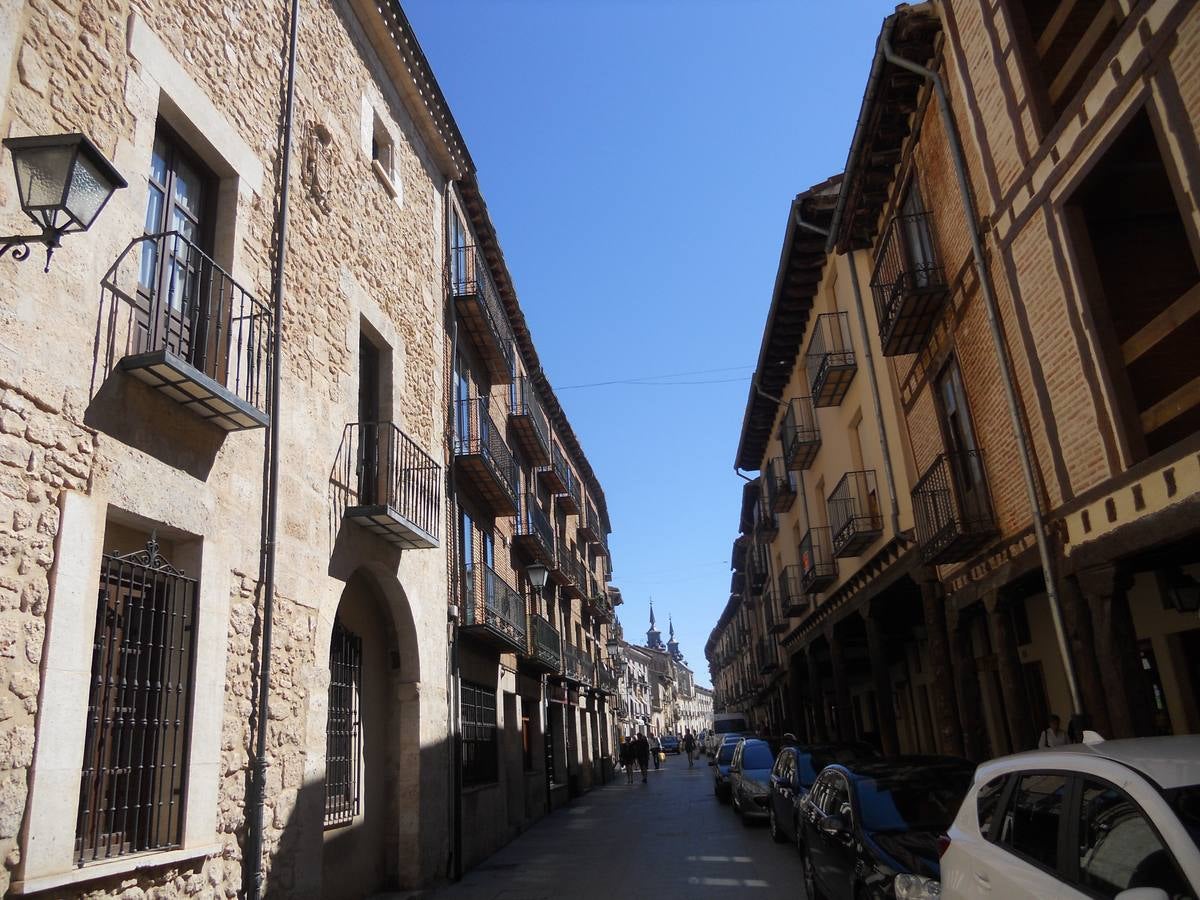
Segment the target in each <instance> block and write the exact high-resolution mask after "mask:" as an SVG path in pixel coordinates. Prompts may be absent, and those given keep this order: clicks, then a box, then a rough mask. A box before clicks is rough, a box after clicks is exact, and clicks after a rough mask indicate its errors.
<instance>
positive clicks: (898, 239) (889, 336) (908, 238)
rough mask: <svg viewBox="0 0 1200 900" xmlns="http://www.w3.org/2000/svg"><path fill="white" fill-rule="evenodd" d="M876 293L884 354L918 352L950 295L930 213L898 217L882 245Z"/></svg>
mask: <svg viewBox="0 0 1200 900" xmlns="http://www.w3.org/2000/svg"><path fill="white" fill-rule="evenodd" d="M871 293H872V295H873V296H874V298H875V314H876V316H877V317H878V320H879V340H880V344H881V345H882V348H883V355H884V356H899V355H902V354H905V353H916V352H917V351H918V350H920V349H921V348H922V347H924V346H925V342H926V340H927V338H928V337H929V332H930V331H931V330H932V329H933V323H934V322H935V321H937V317H938V315H939V314H940V313H941V311H942V307H943V305H944V304H945V302H946V297H947V296H949V289H948V288H947V286H946V275H945V271H944V270H943V268H942V265H941V262H940V261H939V259H938V257H937V253H936V252H935V250H934V245H933V231H932V229H931V227H930V217H929V213H927V212H914V213H911V214H907V215H897V216H895V217H894V218H893V219H892V221H891V222H890V223H889V224H888V227H887V230H886V231H884V233H883V238H882V240H881V241H880V244H879V255H878V256H877V257H876V261H875V271H874V274H873V275H872V276H871Z"/></svg>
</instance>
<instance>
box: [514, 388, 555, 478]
mask: <svg viewBox="0 0 1200 900" xmlns="http://www.w3.org/2000/svg"><path fill="white" fill-rule="evenodd" d="M508 399H509V408H508V415H509V422H510V426H511V428H512V433H513V435H514V436H515V437H516V439H517V440H519V441H520V442H521V448H522V449H523V450H524V451H525V458H526V459H527V460H528V461H529V464H530V465H534V466H541V465H545V464H547V463H549V462H550V424H549V422H548V421H547V420H546V413H545V412H544V411H543V410H542V401H541V400H539V399H538V393H537V388H536V387H535V385H534V383H533V381H532V380H530V379H529V378H526V377H521V378H518V379H516V380H515V381H514V382H513V383H512V385H511V386H510V387H509V398H508Z"/></svg>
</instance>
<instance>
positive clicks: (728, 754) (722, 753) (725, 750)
mask: <svg viewBox="0 0 1200 900" xmlns="http://www.w3.org/2000/svg"><path fill="white" fill-rule="evenodd" d="M736 749H737V744H726V745H725V746H724V747H722V748H721V749H720V750H719V751H718V752H717V762H719V763H730V762H732V761H733V751H734V750H736Z"/></svg>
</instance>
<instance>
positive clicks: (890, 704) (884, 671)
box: [863, 611, 900, 756]
mask: <svg viewBox="0 0 1200 900" xmlns="http://www.w3.org/2000/svg"><path fill="white" fill-rule="evenodd" d="M863 621H864V623H865V624H866V626H867V653H868V654H869V655H870V657H871V680H872V682H873V683H874V685H875V717H876V719H877V720H878V728H879V742H880V744H881V745H882V749H883V752H884V755H886V756H895V755H896V754H898V753H899V752H900V735H899V734H898V733H897V732H896V703H895V697H894V696H893V691H892V673H891V671H890V670H889V668H888V663H887V651H886V649H885V647H886V640H885V638H884V634H883V628H882V626H881V625H880V623H879V618H878V617H877V616H873V615H871V614H870V612H869V611H868V612H866V613H863Z"/></svg>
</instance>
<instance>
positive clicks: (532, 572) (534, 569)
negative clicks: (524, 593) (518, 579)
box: [525, 562, 550, 597]
mask: <svg viewBox="0 0 1200 900" xmlns="http://www.w3.org/2000/svg"><path fill="white" fill-rule="evenodd" d="M549 575H550V570H549V569H547V568H546V567H545V566H543V565H542V564H541V563H536V562H535V563H532V564H531V565H528V566H526V567H525V577H526V578H528V579H529V586H530V587H531V588H533V593H534V594H535V595H536V596H538V597H541V596H542V590H543V589H544V588H545V587H546V579H547V578H548V577H549Z"/></svg>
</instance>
